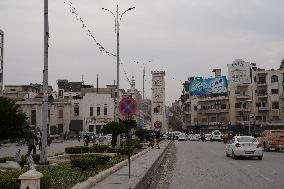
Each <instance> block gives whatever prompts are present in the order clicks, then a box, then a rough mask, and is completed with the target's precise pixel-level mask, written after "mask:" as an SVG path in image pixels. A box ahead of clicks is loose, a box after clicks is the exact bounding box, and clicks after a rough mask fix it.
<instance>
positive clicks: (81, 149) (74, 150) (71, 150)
mask: <svg viewBox="0 0 284 189" xmlns="http://www.w3.org/2000/svg"><path fill="white" fill-rule="evenodd" d="M89 151H90V149H89V147H88V146H74V147H67V148H65V153H66V154H82V153H89Z"/></svg>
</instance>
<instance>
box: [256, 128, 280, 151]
mask: <svg viewBox="0 0 284 189" xmlns="http://www.w3.org/2000/svg"><path fill="white" fill-rule="evenodd" d="M258 141H259V143H260V144H261V145H262V147H263V149H264V150H265V151H270V150H271V149H274V150H275V151H279V150H283V149H284V130H265V131H263V133H262V134H261V136H260V137H259V138H258Z"/></svg>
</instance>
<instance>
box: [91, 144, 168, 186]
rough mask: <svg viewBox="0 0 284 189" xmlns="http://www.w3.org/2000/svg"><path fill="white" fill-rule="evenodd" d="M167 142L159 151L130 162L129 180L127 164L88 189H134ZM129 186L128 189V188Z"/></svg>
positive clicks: (153, 151) (150, 152)
mask: <svg viewBox="0 0 284 189" xmlns="http://www.w3.org/2000/svg"><path fill="white" fill-rule="evenodd" d="M168 144H169V141H163V142H162V143H161V145H160V147H161V148H160V149H156V148H154V149H151V150H150V151H149V152H147V153H146V154H144V155H142V156H141V157H139V158H137V159H136V160H134V161H131V164H130V165H131V178H130V180H129V178H128V164H127V166H124V167H122V168H121V169H120V170H118V171H117V172H115V173H113V174H112V175H110V176H108V177H107V178H106V179H104V180H103V181H101V182H99V183H98V184H97V185H95V186H93V187H91V188H90V189H113V188H115V189H128V188H132V189H134V188H135V187H136V186H137V185H138V184H139V183H140V181H141V180H142V179H143V178H144V176H145V175H146V174H147V172H148V170H149V169H150V168H151V167H152V166H153V164H154V163H155V162H156V160H157V159H158V158H159V157H160V155H161V154H162V153H163V151H164V150H165V149H166V147H167V146H168ZM129 186H130V187H129Z"/></svg>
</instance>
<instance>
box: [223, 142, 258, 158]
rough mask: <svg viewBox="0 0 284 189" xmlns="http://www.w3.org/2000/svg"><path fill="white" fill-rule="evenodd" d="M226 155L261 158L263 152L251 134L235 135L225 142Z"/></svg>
mask: <svg viewBox="0 0 284 189" xmlns="http://www.w3.org/2000/svg"><path fill="white" fill-rule="evenodd" d="M226 156H227V157H232V158H233V159H236V158H237V157H240V156H242V157H257V158H258V159H259V160H262V157H263V152H262V147H261V144H260V143H259V142H258V141H257V140H256V139H255V138H253V137H251V136H235V137H234V138H232V139H231V140H230V141H229V142H228V143H227V144H226Z"/></svg>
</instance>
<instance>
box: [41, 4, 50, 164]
mask: <svg viewBox="0 0 284 189" xmlns="http://www.w3.org/2000/svg"><path fill="white" fill-rule="evenodd" d="M48 39H49V28H48V0H44V69H43V102H42V151H41V154H40V163H41V164H47V163H48V160H47V126H48Z"/></svg>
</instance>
